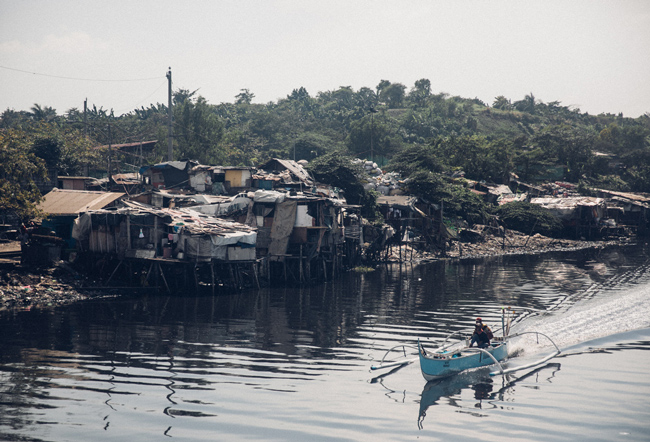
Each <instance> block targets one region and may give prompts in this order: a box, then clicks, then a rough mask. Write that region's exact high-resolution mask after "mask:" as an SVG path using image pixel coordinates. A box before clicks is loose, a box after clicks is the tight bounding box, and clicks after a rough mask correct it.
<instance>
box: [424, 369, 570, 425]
mask: <svg viewBox="0 0 650 442" xmlns="http://www.w3.org/2000/svg"><path fill="white" fill-rule="evenodd" d="M559 370H560V364H558V363H549V364H546V365H544V366H542V367H538V368H536V369H534V370H532V371H530V372H529V373H526V374H524V375H522V376H518V377H515V376H513V375H512V374H508V375H505V376H497V377H490V376H486V373H485V372H484V371H483V370H477V371H474V372H472V373H464V374H461V375H457V376H452V377H449V378H445V379H440V380H435V381H429V382H427V383H426V385H425V386H424V389H423V390H422V395H421V397H420V412H419V416H418V428H420V429H423V428H424V420H425V418H426V417H427V412H428V411H429V408H431V407H433V406H434V405H437V404H439V401H440V400H441V399H442V398H445V399H447V405H451V406H453V407H457V408H466V406H463V401H461V400H460V397H461V396H463V391H465V390H466V391H472V392H473V394H472V397H473V398H474V399H475V401H476V402H474V405H473V408H475V409H476V408H478V409H482V408H484V406H485V405H484V403H489V404H490V408H494V407H497V405H495V404H492V403H491V402H492V401H495V400H498V401H499V402H504V401H505V402H507V401H509V398H507V397H506V396H509V395H510V396H514V394H515V392H514V391H513V390H512V388H513V387H514V386H515V385H516V384H521V383H523V382H524V381H525V382H526V387H527V388H539V386H540V385H541V384H548V383H550V382H552V381H551V380H552V379H553V378H554V377H555V375H556V373H557V372H558V371H559ZM496 382H501V387H500V388H499V389H498V390H497V391H494V388H495V383H496ZM465 402H467V401H465Z"/></svg>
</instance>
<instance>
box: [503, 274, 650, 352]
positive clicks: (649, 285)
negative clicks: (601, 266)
mask: <svg viewBox="0 0 650 442" xmlns="http://www.w3.org/2000/svg"><path fill="white" fill-rule="evenodd" d="M646 327H650V282H644V283H642V284H640V285H638V286H627V287H626V288H624V289H620V290H611V289H610V290H604V291H602V292H601V293H599V294H598V295H597V296H594V297H592V298H590V299H588V300H585V301H580V302H578V303H576V304H574V305H572V306H571V307H570V308H568V309H567V310H564V311H557V312H552V313H550V314H544V315H541V316H533V317H530V318H528V319H526V320H524V321H523V322H521V323H519V324H517V326H516V327H515V329H514V330H513V332H515V333H516V332H523V331H538V332H541V333H544V334H546V335H548V336H549V337H550V338H551V339H553V341H555V343H556V344H557V346H558V347H560V349H562V348H566V347H569V346H572V345H576V344H579V343H582V342H586V341H590V340H592V339H597V338H602V337H605V336H609V335H613V334H616V333H622V332H626V331H631V330H636V329H640V328H646ZM536 342H537V341H536V338H535V336H534V335H524V336H522V337H521V338H519V339H517V340H515V342H513V345H512V346H511V347H510V352H511V353H513V352H514V353H518V354H522V353H523V354H534V353H538V352H540V351H546V349H548V347H551V346H552V345H551V344H550V343H548V341H546V340H545V339H543V338H540V340H539V345H538V344H537V343H536Z"/></svg>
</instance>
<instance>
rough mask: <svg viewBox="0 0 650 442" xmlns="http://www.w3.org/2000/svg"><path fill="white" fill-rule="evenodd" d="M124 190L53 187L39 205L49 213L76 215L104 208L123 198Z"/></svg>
mask: <svg viewBox="0 0 650 442" xmlns="http://www.w3.org/2000/svg"><path fill="white" fill-rule="evenodd" d="M124 195H125V194H124V193H122V192H93V191H89V190H64V189H52V191H51V192H50V193H48V194H47V195H45V197H44V198H43V201H41V203H40V204H39V205H38V208H39V209H41V210H42V211H43V212H45V213H46V214H48V215H58V216H74V215H78V214H79V213H81V212H87V211H89V210H98V209H102V208H104V207H106V206H108V205H109V204H111V203H112V202H114V201H115V200H118V199H120V198H122V197H123V196H124Z"/></svg>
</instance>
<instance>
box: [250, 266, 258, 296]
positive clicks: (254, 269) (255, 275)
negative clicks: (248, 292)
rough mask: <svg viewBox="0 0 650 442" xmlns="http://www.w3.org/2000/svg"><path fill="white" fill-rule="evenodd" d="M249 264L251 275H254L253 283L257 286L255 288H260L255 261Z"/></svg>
mask: <svg viewBox="0 0 650 442" xmlns="http://www.w3.org/2000/svg"><path fill="white" fill-rule="evenodd" d="M251 266H252V267H253V276H254V277H255V285H256V286H257V289H258V290H259V289H260V280H259V278H258V277H257V265H256V262H255V261H253V262H252V263H251Z"/></svg>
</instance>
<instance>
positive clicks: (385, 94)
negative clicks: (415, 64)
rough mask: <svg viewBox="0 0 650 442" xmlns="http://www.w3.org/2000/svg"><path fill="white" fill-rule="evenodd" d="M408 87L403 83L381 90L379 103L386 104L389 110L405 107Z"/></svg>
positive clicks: (393, 84)
mask: <svg viewBox="0 0 650 442" xmlns="http://www.w3.org/2000/svg"><path fill="white" fill-rule="evenodd" d="M405 90H406V86H404V85H403V84H401V83H392V84H390V85H388V86H386V87H385V88H383V89H382V90H381V92H380V93H379V101H381V102H383V103H386V104H387V105H388V108H389V109H399V108H402V107H404V96H405V94H404V91H405Z"/></svg>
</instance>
